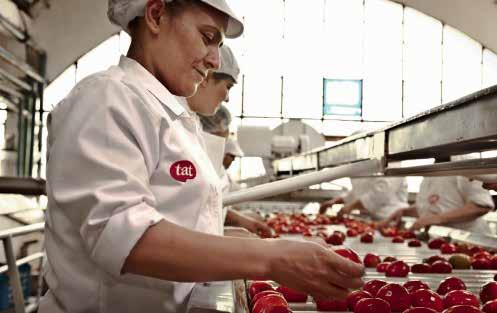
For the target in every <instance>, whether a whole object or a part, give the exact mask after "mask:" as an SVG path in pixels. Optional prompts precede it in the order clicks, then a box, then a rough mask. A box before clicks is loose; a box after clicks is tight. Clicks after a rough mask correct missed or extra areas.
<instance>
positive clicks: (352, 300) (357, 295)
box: [347, 290, 373, 311]
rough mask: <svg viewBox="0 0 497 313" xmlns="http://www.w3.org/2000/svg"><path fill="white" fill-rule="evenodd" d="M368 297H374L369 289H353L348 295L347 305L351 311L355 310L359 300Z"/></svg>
mask: <svg viewBox="0 0 497 313" xmlns="http://www.w3.org/2000/svg"><path fill="white" fill-rule="evenodd" d="M368 298H373V296H372V295H371V294H370V293H369V292H367V291H364V290H356V291H353V292H351V293H350V294H349V295H348V296H347V306H348V308H349V310H350V311H354V309H355V306H356V304H357V302H359V301H360V300H362V299H368Z"/></svg>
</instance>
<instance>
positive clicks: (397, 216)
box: [377, 209, 404, 229]
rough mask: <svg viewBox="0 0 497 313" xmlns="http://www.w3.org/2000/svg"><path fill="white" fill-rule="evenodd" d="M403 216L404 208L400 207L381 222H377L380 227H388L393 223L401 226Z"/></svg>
mask: <svg viewBox="0 0 497 313" xmlns="http://www.w3.org/2000/svg"><path fill="white" fill-rule="evenodd" d="M402 216H404V210H402V209H399V210H397V211H395V212H393V213H392V214H391V215H390V216H389V217H388V218H386V219H384V220H382V221H381V222H379V223H378V224H377V225H378V229H382V228H385V227H388V226H390V225H391V224H393V225H395V226H399V225H400V222H401V220H402Z"/></svg>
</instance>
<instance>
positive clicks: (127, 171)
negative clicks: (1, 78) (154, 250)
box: [39, 57, 221, 313]
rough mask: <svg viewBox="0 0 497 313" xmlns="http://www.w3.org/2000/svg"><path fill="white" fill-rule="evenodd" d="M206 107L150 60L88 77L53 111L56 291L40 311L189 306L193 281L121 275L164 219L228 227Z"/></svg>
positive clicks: (51, 269) (206, 228) (49, 221)
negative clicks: (181, 96) (178, 94)
mask: <svg viewBox="0 0 497 313" xmlns="http://www.w3.org/2000/svg"><path fill="white" fill-rule="evenodd" d="M204 149H205V142H204V140H203V138H202V135H201V129H200V124H199V121H198V118H197V116H196V115H195V114H194V113H192V112H189V110H188V109H187V108H185V106H184V105H182V104H180V103H178V101H177V100H176V98H175V97H174V96H173V95H172V94H171V93H170V92H169V91H168V90H167V89H166V88H165V87H164V86H163V85H162V84H161V83H160V82H159V81H158V80H157V79H155V77H154V76H152V75H151V74H150V73H149V72H148V71H147V70H146V69H145V68H143V67H142V66H141V65H140V64H139V63H137V62H135V61H134V60H131V59H128V58H126V57H121V61H120V63H119V66H114V67H111V68H110V69H109V70H107V71H105V72H102V73H98V74H95V75H93V76H91V77H89V78H87V79H85V80H83V81H82V82H80V83H79V84H78V85H77V86H76V87H75V88H74V89H73V90H72V91H71V93H70V94H69V96H68V97H67V98H66V99H65V100H64V101H62V102H61V103H60V104H59V105H58V106H57V107H56V109H55V110H54V111H53V112H52V115H51V125H50V129H49V152H48V155H49V161H48V171H47V193H48V211H47V216H46V231H45V235H46V252H47V257H48V260H47V265H46V267H45V268H44V274H45V278H46V281H47V283H48V285H49V287H50V291H49V293H48V294H47V295H46V296H45V297H44V298H43V300H42V303H41V306H40V310H39V312H40V313H61V312H67V313H69V312H70V313H79V312H92V313H97V312H98V313H108V312H119V313H127V312H129V313H131V312H133V313H136V312H144V310H145V311H146V312H148V313H155V312H157V313H158V312H182V311H184V310H185V307H186V305H185V304H186V300H187V298H188V294H189V293H190V291H191V289H192V287H193V284H191V283H173V282H168V281H162V280H158V279H153V278H148V277H143V276H138V275H130V274H126V275H122V274H121V269H122V267H123V264H124V262H125V259H126V257H127V256H128V255H129V253H130V251H131V249H132V248H133V246H134V245H135V244H136V242H137V241H138V240H139V239H140V237H141V236H142V235H143V233H144V232H145V231H146V230H147V229H148V228H149V227H150V226H151V225H154V224H156V223H158V222H159V221H160V220H162V219H166V220H168V221H170V222H173V223H175V224H178V225H181V226H184V227H186V228H189V229H192V230H197V231H202V232H206V233H213V234H220V233H221V229H220V227H219V226H220V225H221V221H220V219H221V190H220V180H219V177H218V175H217V174H216V171H215V169H214V168H213V166H212V163H211V161H210V160H209V157H208V155H207V153H206V152H205V150H204Z"/></svg>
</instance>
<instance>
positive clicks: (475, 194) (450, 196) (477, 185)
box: [416, 176, 494, 234]
mask: <svg viewBox="0 0 497 313" xmlns="http://www.w3.org/2000/svg"><path fill="white" fill-rule="evenodd" d="M481 185H482V183H481V182H478V181H469V179H467V178H466V177H462V176H448V177H426V178H425V179H423V182H422V183H421V186H420V188H419V193H418V196H417V198H416V208H417V211H418V215H419V216H423V215H425V214H439V213H444V212H448V211H451V210H454V209H459V208H462V207H463V206H464V205H466V203H468V202H472V203H474V204H476V205H479V206H482V207H488V208H493V207H494V202H493V201H492V197H491V196H490V193H489V192H488V191H487V190H485V189H483V187H482V186H481ZM447 226H450V227H454V228H458V229H463V230H467V231H472V232H476V233H482V234H489V233H490V229H489V227H488V224H487V223H486V222H485V221H484V220H483V219H482V218H481V217H480V218H477V219H474V220H472V221H468V222H463V223H453V224H450V225H447Z"/></svg>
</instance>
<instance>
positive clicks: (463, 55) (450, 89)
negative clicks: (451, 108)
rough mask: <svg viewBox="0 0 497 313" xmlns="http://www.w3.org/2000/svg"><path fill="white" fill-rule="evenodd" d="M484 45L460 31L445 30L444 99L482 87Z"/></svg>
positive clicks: (448, 27) (446, 27) (448, 99)
mask: <svg viewBox="0 0 497 313" xmlns="http://www.w3.org/2000/svg"><path fill="white" fill-rule="evenodd" d="M481 64H482V46H481V45H480V44H479V43H477V42H476V41H474V40H473V39H471V38H469V37H468V36H466V35H465V34H463V33H461V32H460V31H458V30H456V29H454V28H452V27H450V26H445V27H444V31H443V76H442V77H443V83H442V101H443V103H447V102H450V101H453V100H456V99H458V98H461V97H463V96H465V95H468V94H470V93H472V92H475V91H477V90H479V89H481V80H482V65H481Z"/></svg>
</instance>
